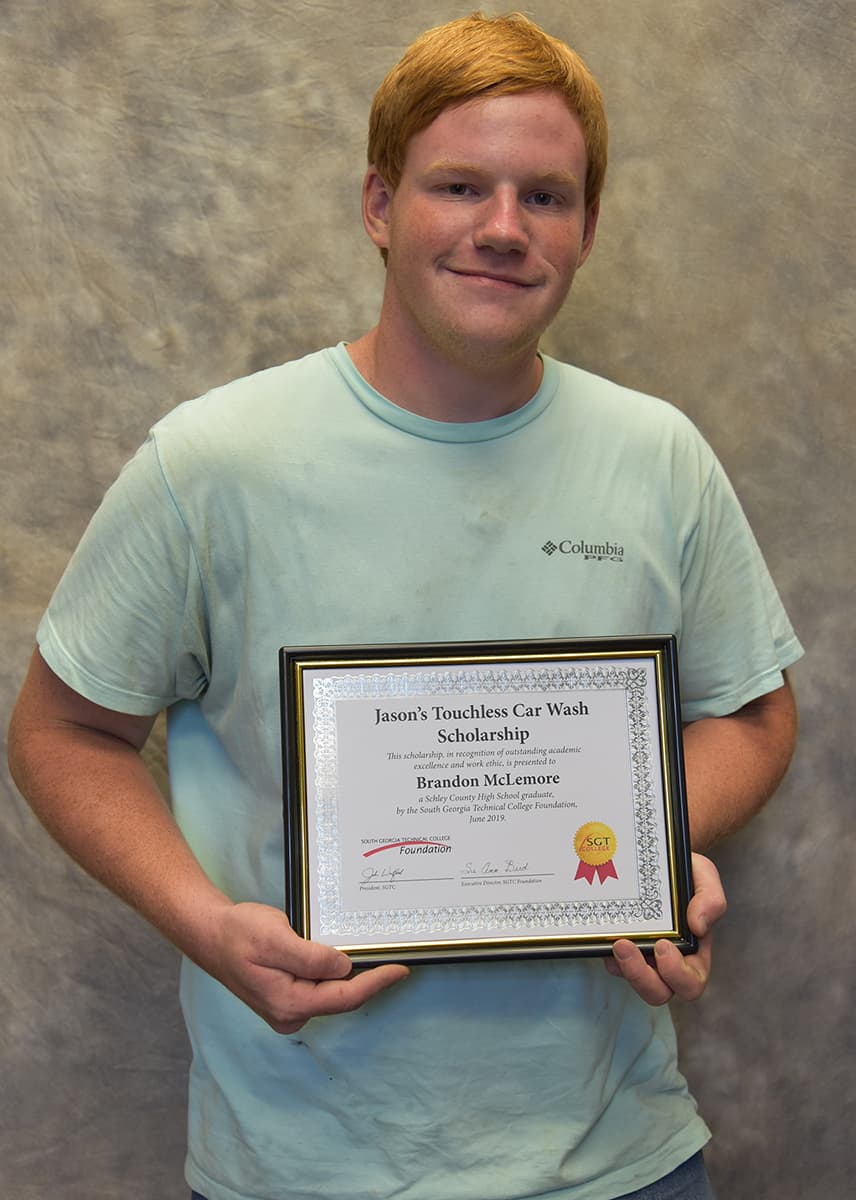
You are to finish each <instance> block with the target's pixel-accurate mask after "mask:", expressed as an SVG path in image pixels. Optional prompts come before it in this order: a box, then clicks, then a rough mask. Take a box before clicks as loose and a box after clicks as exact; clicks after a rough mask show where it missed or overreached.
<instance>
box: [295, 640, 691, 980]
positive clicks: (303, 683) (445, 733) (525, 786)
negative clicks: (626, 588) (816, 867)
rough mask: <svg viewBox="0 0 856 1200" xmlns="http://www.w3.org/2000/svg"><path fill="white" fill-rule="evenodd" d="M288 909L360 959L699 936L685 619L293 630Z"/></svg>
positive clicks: (685, 941) (444, 956) (598, 948)
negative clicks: (318, 636)
mask: <svg viewBox="0 0 856 1200" xmlns="http://www.w3.org/2000/svg"><path fill="white" fill-rule="evenodd" d="M280 678H281V690H282V733H283V781H284V816H285V847H286V898H287V899H286V906H287V910H288V916H289V919H290V920H291V923H292V925H293V927H294V929H295V930H296V931H297V932H298V933H299V934H300V935H301V936H303V937H306V938H311V939H313V940H315V941H319V942H324V943H327V944H329V945H333V946H337V947H338V948H340V949H341V950H343V951H345V952H346V953H347V954H349V955H350V956H351V957H352V959H353V960H354V962H355V963H380V962H388V961H394V962H420V961H422V962H428V961H433V962H442V961H448V960H456V961H459V960H461V959H484V958H501V957H505V956H517V957H524V956H540V957H556V956H561V955H571V954H589V955H591V954H608V953H610V951H611V948H612V945H613V943H614V942H615V941H616V940H617V939H619V938H630V939H631V940H632V941H633V942H635V943H636V944H637V945H638V946H640V947H641V948H642V949H650V948H652V947H653V945H654V943H655V942H656V941H657V940H658V939H660V938H667V939H668V940H670V941H672V942H674V943H675V944H676V945H677V946H678V947H679V948H680V949H681V950H684V951H688V950H692V949H694V948H695V941H694V938H693V937H692V935H691V933H690V931H689V929H688V927H687V923H686V906H687V902H688V900H689V896H690V894H691V876H690V868H689V838H688V833H687V814H686V795H685V785H684V768H683V753H682V745H681V725H680V707H679V697H678V675H677V652H676V646H675V640H674V638H673V637H627V638H603V639H597V640H590V639H589V640H550V641H523V642H485V643H469V642H466V643H465V642H455V643H449V644H444V645H433V644H432V645H413V646H399V645H386V646H323V647H322V646H314V647H305V646H303V647H286V648H284V649H283V650H282V651H281V653H280Z"/></svg>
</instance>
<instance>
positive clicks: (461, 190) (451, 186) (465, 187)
mask: <svg viewBox="0 0 856 1200" xmlns="http://www.w3.org/2000/svg"><path fill="white" fill-rule="evenodd" d="M446 190H447V191H448V193H449V195H450V196H466V195H468V194H469V190H470V185H469V184H468V183H447V184H446Z"/></svg>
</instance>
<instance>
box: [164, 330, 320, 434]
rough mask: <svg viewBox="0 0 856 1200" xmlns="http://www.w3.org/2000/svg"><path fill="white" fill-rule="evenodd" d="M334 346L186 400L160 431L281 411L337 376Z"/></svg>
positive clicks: (166, 418)
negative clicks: (293, 401) (332, 363)
mask: <svg viewBox="0 0 856 1200" xmlns="http://www.w3.org/2000/svg"><path fill="white" fill-rule="evenodd" d="M334 354H335V350H334V349H332V348H326V349H324V350H315V351H313V352H312V353H310V354H306V355H304V356H303V357H302V358H294V359H288V360H286V361H285V362H281V363H277V364H275V365H274V366H270V367H264V368H263V369H261V370H258V371H254V372H252V373H250V374H247V375H241V376H238V377H237V378H235V379H232V380H229V382H227V383H223V384H218V385H217V386H215V387H213V388H211V389H210V390H209V391H207V392H204V393H202V394H201V395H199V396H196V397H194V398H193V399H192V400H186V401H185V402H184V403H182V404H179V405H178V406H177V407H176V408H174V409H172V411H171V412H169V413H167V415H166V416H165V417H163V418H162V419H161V420H160V421H159V422H158V423H157V425H156V426H155V429H156V430H157V431H158V432H162V431H164V430H171V429H172V428H176V429H178V428H182V427H184V426H186V425H193V424H194V423H197V422H198V423H200V424H204V425H209V426H210V424H211V422H217V421H224V422H226V423H234V424H237V425H242V424H243V423H244V422H245V419H246V417H247V416H248V415H252V416H255V417H258V418H262V417H265V416H267V415H274V414H276V415H281V414H282V412H283V409H284V407H285V406H286V404H287V403H288V402H289V401H292V400H296V399H299V398H300V397H301V396H306V395H307V393H308V391H309V390H311V389H312V388H313V387H323V386H324V383H325V381H329V380H331V379H333V378H335V376H336V371H335V368H334V367H333V366H332V365H331V359H332V357H333V356H334Z"/></svg>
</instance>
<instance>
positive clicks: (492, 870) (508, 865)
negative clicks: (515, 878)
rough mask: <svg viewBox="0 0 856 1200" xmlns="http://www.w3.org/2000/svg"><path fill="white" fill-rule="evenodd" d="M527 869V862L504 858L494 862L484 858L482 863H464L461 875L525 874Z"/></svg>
mask: <svg viewBox="0 0 856 1200" xmlns="http://www.w3.org/2000/svg"><path fill="white" fill-rule="evenodd" d="M528 870H529V863H528V862H517V861H516V860H515V859H513V858H506V859H505V860H504V861H503V862H499V863H495V862H491V860H490V859H486V860H485V861H484V862H482V863H472V862H468V863H464V869H463V870H462V871H461V874H462V875H525V874H526V873H527V871H528Z"/></svg>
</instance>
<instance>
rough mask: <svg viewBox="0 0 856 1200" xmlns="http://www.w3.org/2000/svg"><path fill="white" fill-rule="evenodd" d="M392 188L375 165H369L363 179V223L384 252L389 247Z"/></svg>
mask: <svg viewBox="0 0 856 1200" xmlns="http://www.w3.org/2000/svg"><path fill="white" fill-rule="evenodd" d="M391 204H392V190H391V189H390V188H388V187H387V185H386V184H385V183H384V181H383V179H381V177H380V175H379V174H378V172H377V170H376V168H375V167H373V166H372V167H369V169H368V170H367V171H366V177H365V179H364V180H363V225H364V226H365V229H366V233H367V234H368V235H369V237H370V238H371V240H372V241H373V242H374V244H375V245H376V246H377V248H378V249H379V250H380V251H381V253H383V252H384V251H385V250H388V249H389V217H390V206H391Z"/></svg>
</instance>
